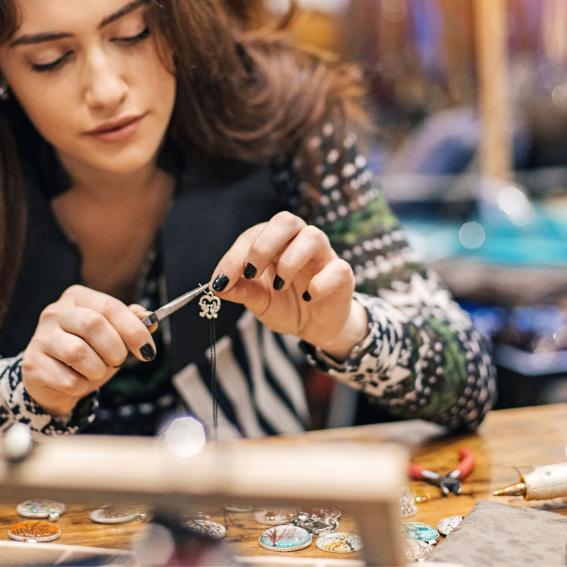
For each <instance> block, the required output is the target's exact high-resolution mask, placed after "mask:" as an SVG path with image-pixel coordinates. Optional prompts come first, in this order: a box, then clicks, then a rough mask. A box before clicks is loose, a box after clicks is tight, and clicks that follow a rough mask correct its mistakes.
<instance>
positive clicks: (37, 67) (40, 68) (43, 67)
mask: <svg viewBox="0 0 567 567" xmlns="http://www.w3.org/2000/svg"><path fill="white" fill-rule="evenodd" d="M72 54H73V53H72V51H67V53H64V54H63V55H62V56H61V57H59V58H58V59H55V61H51V62H49V63H32V65H31V67H32V70H33V71H35V72H36V73H46V72H47V71H53V70H55V69H57V68H59V67H60V66H61V65H63V63H64V62H65V61H66V60H67V59H69V57H71V55H72Z"/></svg>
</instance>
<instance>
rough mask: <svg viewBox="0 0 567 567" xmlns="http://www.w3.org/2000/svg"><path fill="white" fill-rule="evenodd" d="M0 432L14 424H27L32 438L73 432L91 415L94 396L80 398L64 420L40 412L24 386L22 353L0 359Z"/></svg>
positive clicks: (93, 414)
mask: <svg viewBox="0 0 567 567" xmlns="http://www.w3.org/2000/svg"><path fill="white" fill-rule="evenodd" d="M0 402H1V403H0V432H2V431H5V430H6V429H8V428H9V427H10V426H11V425H13V424H14V423H23V424H25V425H27V426H28V427H29V428H30V430H31V433H32V436H33V438H34V440H36V441H42V440H45V439H47V438H48V437H49V436H53V435H70V434H73V433H77V432H78V431H79V430H80V429H82V428H83V427H84V426H85V425H86V424H88V423H90V422H92V421H93V420H94V417H95V413H96V409H97V405H98V399H97V396H96V394H91V395H90V396H87V397H86V398H83V400H81V401H80V402H79V403H78V404H77V406H76V408H75V409H74V410H73V414H72V415H71V416H69V418H68V419H57V418H54V417H52V416H51V415H49V414H48V413H46V412H45V411H43V409H42V408H41V407H40V406H39V405H38V404H36V403H35V401H34V400H33V399H32V398H31V397H30V396H29V394H28V393H27V392H26V390H25V388H24V383H23V380H22V355H19V356H15V357H13V358H0Z"/></svg>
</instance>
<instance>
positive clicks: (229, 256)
mask: <svg viewBox="0 0 567 567" xmlns="http://www.w3.org/2000/svg"><path fill="white" fill-rule="evenodd" d="M264 225H265V223H262V224H257V225H254V226H253V227H251V228H249V229H248V230H246V231H244V232H243V233H242V234H241V235H240V236H239V237H238V238H237V239H236V240H235V241H234V243H233V244H232V246H231V247H230V248H229V249H228V250H227V252H226V254H225V255H224V256H223V257H222V258H221V259H220V261H219V263H218V264H217V267H216V268H215V270H214V272H213V278H212V279H213V284H212V287H213V289H214V290H215V291H216V292H228V291H230V290H231V289H232V288H233V287H234V286H235V285H236V283H237V282H238V280H239V278H240V277H241V276H242V274H243V270H244V263H245V260H246V258H247V257H248V251H249V250H250V246H251V244H252V242H254V240H255V238H256V236H257V235H258V234H259V233H260V232H261V231H262V229H263V227H264Z"/></svg>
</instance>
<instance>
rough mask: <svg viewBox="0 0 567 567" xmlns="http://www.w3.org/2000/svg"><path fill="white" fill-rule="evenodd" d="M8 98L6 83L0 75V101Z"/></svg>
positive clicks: (8, 92)
mask: <svg viewBox="0 0 567 567" xmlns="http://www.w3.org/2000/svg"><path fill="white" fill-rule="evenodd" d="M9 98H10V90H9V88H8V83H7V82H6V80H5V79H4V77H3V76H2V75H0V101H3V100H8V99H9Z"/></svg>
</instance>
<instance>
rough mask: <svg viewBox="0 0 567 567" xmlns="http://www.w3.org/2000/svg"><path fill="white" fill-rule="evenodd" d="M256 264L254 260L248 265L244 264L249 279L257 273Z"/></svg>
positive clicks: (245, 275) (246, 276)
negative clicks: (253, 262)
mask: <svg viewBox="0 0 567 567" xmlns="http://www.w3.org/2000/svg"><path fill="white" fill-rule="evenodd" d="M256 272H257V270H256V266H255V265H254V264H252V262H248V263H247V264H246V266H244V277H245V278H246V279H247V280H251V279H252V278H253V277H254V276H255V275H256Z"/></svg>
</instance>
